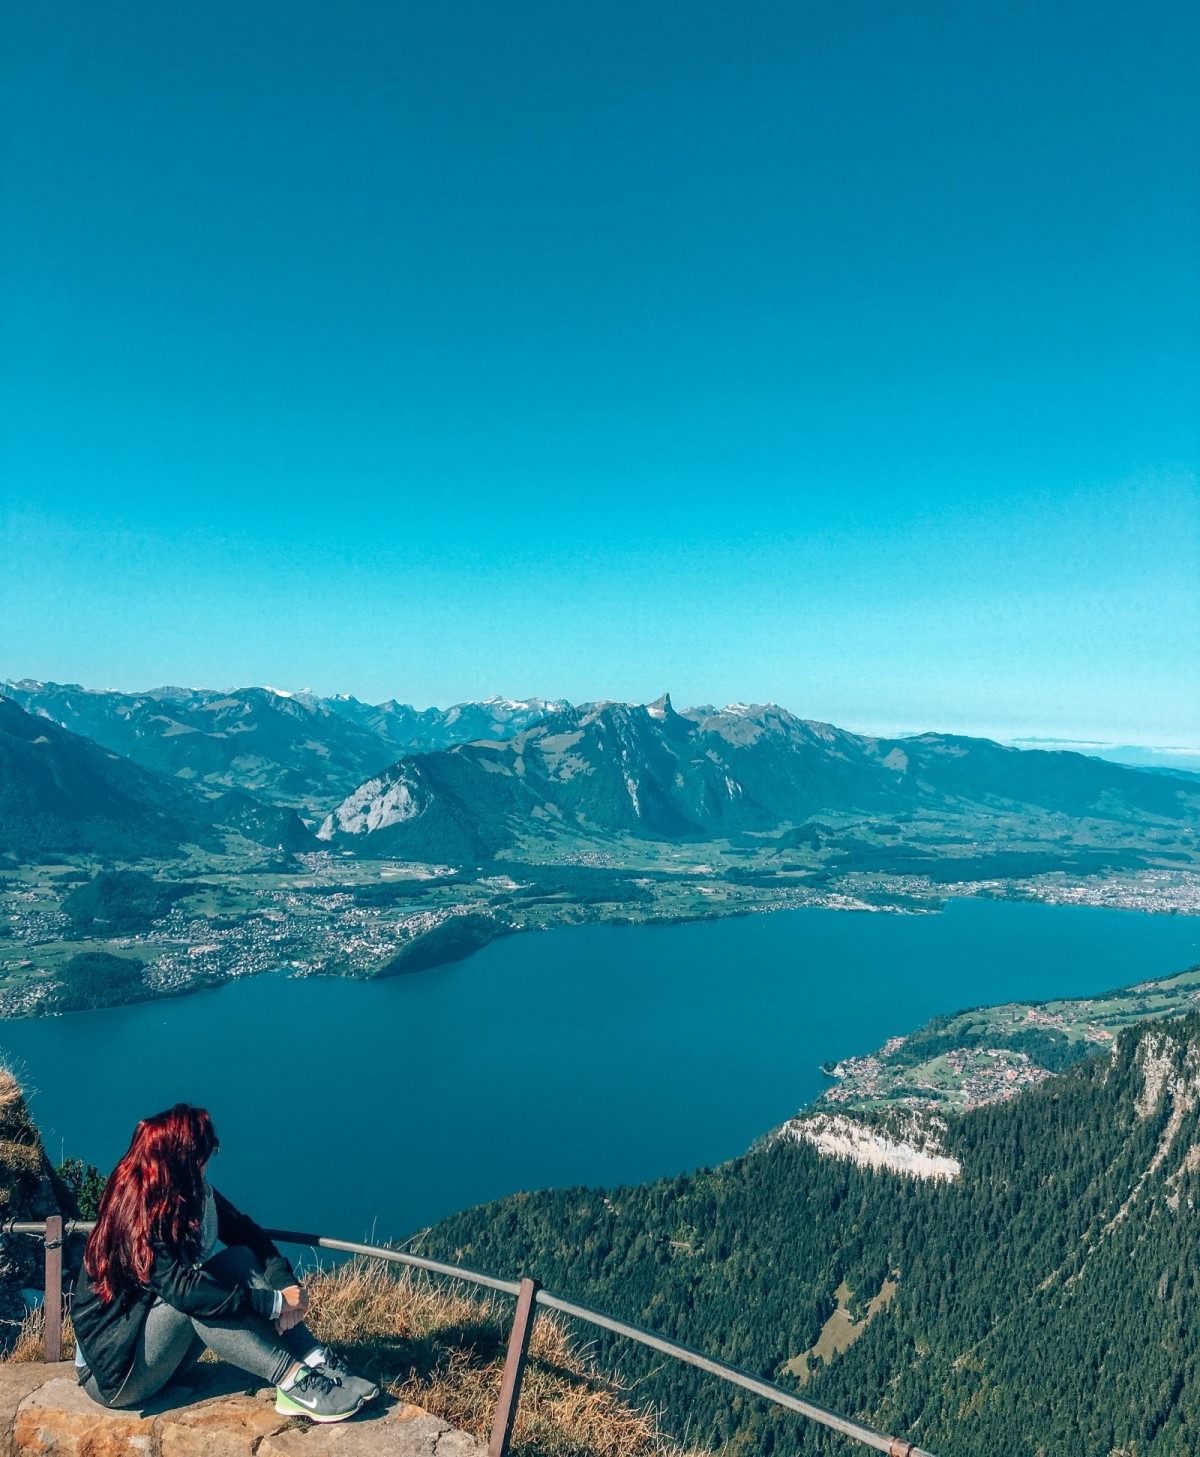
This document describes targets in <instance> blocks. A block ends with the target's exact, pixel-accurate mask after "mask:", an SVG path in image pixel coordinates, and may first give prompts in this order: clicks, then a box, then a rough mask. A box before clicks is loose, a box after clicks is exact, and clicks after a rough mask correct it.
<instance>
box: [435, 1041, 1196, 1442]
mask: <svg viewBox="0 0 1200 1457" xmlns="http://www.w3.org/2000/svg"><path fill="white" fill-rule="evenodd" d="M940 1137H941V1141H942V1144H943V1146H944V1148H945V1151H946V1153H947V1154H948V1155H950V1156H952V1157H953V1158H955V1159H957V1160H958V1161H959V1163H960V1164H961V1174H960V1175H959V1177H958V1178H957V1179H956V1180H955V1181H954V1182H945V1181H920V1180H916V1179H913V1178H910V1177H906V1176H904V1175H900V1174H894V1173H889V1172H886V1171H873V1170H870V1169H865V1168H860V1167H857V1166H855V1165H853V1164H851V1163H849V1162H845V1161H842V1160H839V1159H831V1158H828V1157H824V1156H822V1155H821V1154H819V1153H817V1152H816V1150H815V1149H814V1148H812V1147H811V1146H809V1145H808V1144H807V1143H804V1142H802V1141H794V1140H792V1139H791V1138H787V1137H780V1138H777V1139H775V1140H772V1141H768V1142H766V1143H764V1145H763V1146H761V1147H758V1148H756V1149H754V1150H752V1151H751V1152H750V1153H748V1154H747V1155H746V1156H745V1157H743V1158H740V1159H737V1160H734V1161H733V1162H732V1163H730V1164H726V1165H723V1166H721V1167H720V1168H717V1169H713V1170H701V1171H700V1172H698V1173H696V1174H693V1175H690V1176H687V1177H680V1178H677V1179H674V1180H663V1181H660V1182H658V1183H655V1184H650V1185H646V1186H642V1187H639V1188H622V1189H615V1190H609V1191H607V1192H602V1191H592V1190H580V1189H572V1190H562V1191H550V1192H545V1193H540V1194H531V1195H520V1196H517V1197H514V1198H511V1199H506V1200H501V1201H499V1202H498V1203H496V1204H492V1205H487V1206H484V1207H483V1208H481V1209H478V1210H474V1211H468V1212H467V1213H465V1214H461V1215H459V1216H457V1217H456V1218H454V1219H450V1220H447V1221H445V1222H444V1223H443V1224H440V1225H439V1226H437V1227H436V1228H435V1229H434V1230H433V1231H431V1233H430V1234H429V1235H428V1236H427V1238H426V1239H425V1241H424V1243H423V1245H422V1248H423V1249H424V1250H425V1251H426V1252H428V1253H433V1254H435V1255H440V1256H447V1257H453V1258H457V1259H460V1260H464V1261H466V1262H467V1263H471V1264H474V1265H475V1266H476V1267H477V1268H478V1267H482V1268H485V1269H494V1270H497V1271H503V1272H514V1271H522V1272H525V1273H531V1274H535V1275H537V1276H538V1278H539V1279H541V1280H542V1281H543V1282H544V1283H545V1284H546V1285H547V1286H548V1287H549V1288H551V1289H552V1290H554V1291H555V1292H556V1293H560V1294H564V1295H567V1296H573V1297H575V1298H577V1299H579V1300H581V1301H583V1302H585V1303H588V1304H591V1305H594V1306H597V1307H598V1308H600V1309H603V1310H608V1311H611V1312H613V1313H615V1314H618V1315H623V1316H625V1317H626V1318H629V1319H631V1320H633V1321H635V1322H638V1323H640V1324H643V1325H646V1326H649V1327H651V1328H653V1329H656V1330H659V1331H662V1332H664V1333H666V1334H668V1335H671V1336H674V1337H676V1338H678V1339H681V1340H683V1341H685V1342H687V1343H689V1344H692V1345H695V1346H699V1347H701V1348H702V1349H705V1350H708V1351H710V1352H713V1353H715V1354H719V1355H722V1356H724V1357H725V1358H727V1359H729V1360H731V1361H734V1362H736V1363H737V1364H739V1365H741V1366H744V1367H746V1368H747V1369H749V1370H751V1371H754V1372H757V1373H759V1374H761V1375H763V1376H767V1377H771V1378H774V1379H776V1380H780V1381H782V1382H783V1383H784V1384H787V1383H789V1382H798V1381H799V1380H800V1379H801V1378H800V1377H797V1376H795V1375H793V1374H791V1372H792V1371H795V1370H796V1369H798V1368H799V1367H800V1366H801V1365H803V1366H806V1367H807V1369H808V1373H809V1374H808V1379H807V1385H806V1388H805V1390H806V1394H807V1395H808V1396H810V1397H811V1398H813V1399H814V1400H816V1401H818V1402H821V1403H824V1404H826V1405H828V1406H831V1407H834V1408H835V1409H838V1410H843V1411H846V1412H856V1413H859V1414H860V1415H862V1416H864V1417H866V1418H868V1419H869V1420H872V1421H874V1422H876V1423H877V1424H878V1425H879V1426H880V1427H882V1428H883V1429H884V1430H890V1431H896V1432H901V1433H904V1434H905V1435H906V1436H907V1437H908V1438H909V1439H910V1440H916V1441H919V1442H920V1443H921V1445H923V1446H925V1447H927V1448H929V1449H930V1450H932V1451H934V1452H938V1453H941V1454H946V1457H976V1454H978V1457H984V1454H988V1457H991V1454H993V1453H996V1452H1004V1453H1006V1454H1012V1457H1036V1454H1045V1457H1085V1454H1087V1457H1093V1454H1100V1457H1106V1454H1110V1453H1126V1454H1131V1453H1134V1452H1136V1453H1137V1454H1138V1457H1182V1454H1184V1453H1191V1452H1194V1451H1197V1450H1200V1318H1198V1316H1197V1298H1198V1297H1197V1284H1198V1283H1200V1274H1198V1273H1197V1271H1198V1270H1200V1222H1198V1221H1197V1218H1196V1212H1195V1211H1196V1208H1197V1206H1198V1205H1200V1017H1197V1016H1196V1015H1194V1014H1193V1015H1188V1016H1187V1017H1185V1018H1182V1019H1180V1020H1177V1021H1175V1022H1168V1023H1161V1024H1154V1025H1151V1026H1145V1025H1144V1024H1143V1025H1142V1026H1139V1027H1137V1028H1133V1029H1130V1030H1128V1031H1126V1032H1123V1033H1121V1034H1120V1036H1119V1038H1118V1039H1117V1041H1116V1043H1115V1045H1114V1051H1113V1052H1112V1054H1111V1055H1109V1054H1105V1055H1102V1056H1099V1057H1097V1058H1093V1059H1091V1060H1089V1061H1087V1062H1085V1063H1082V1064H1080V1065H1078V1066H1076V1067H1075V1068H1073V1069H1071V1070H1070V1071H1068V1072H1065V1073H1063V1074H1062V1075H1061V1076H1060V1077H1058V1078H1056V1079H1054V1080H1053V1081H1051V1082H1048V1083H1045V1084H1043V1085H1042V1086H1039V1087H1036V1088H1033V1089H1031V1090H1029V1091H1027V1092H1025V1093H1023V1094H1022V1095H1021V1096H1020V1097H1018V1098H1015V1099H1013V1100H1011V1101H1008V1102H1004V1103H994V1104H989V1105H986V1106H983V1107H980V1108H977V1109H975V1110H974V1111H972V1112H970V1113H967V1114H964V1115H961V1116H958V1117H954V1118H951V1119H949V1120H948V1123H947V1126H946V1128H945V1129H944V1131H941V1132H940ZM885 1282H891V1283H894V1285H895V1290H894V1293H892V1292H891V1284H890V1283H889V1284H886V1285H885ZM839 1292H840V1295H841V1299H842V1302H843V1303H844V1304H846V1305H847V1306H848V1311H849V1314H850V1316H851V1317H853V1318H854V1319H856V1320H857V1321H858V1322H859V1324H858V1326H857V1328H856V1332H855V1333H856V1334H857V1339H855V1340H854V1341H853V1343H852V1344H849V1345H848V1347H842V1346H840V1344H839V1342H838V1341H831V1340H829V1339H828V1333H829V1330H830V1327H829V1326H828V1325H827V1322H829V1320H830V1317H831V1316H832V1315H833V1312H834V1310H835V1309H836V1306H837V1304H838V1297H839ZM889 1295H890V1297H891V1298H890V1299H889V1298H887V1297H888V1296H889ZM872 1302H873V1311H872V1314H871V1318H870V1319H869V1320H868V1319H867V1315H868V1311H869V1310H871V1309H872ZM842 1319H844V1318H842ZM603 1355H604V1359H605V1360H606V1361H608V1362H610V1363H613V1364H615V1365H616V1366H617V1368H618V1369H620V1370H621V1372H622V1373H623V1374H624V1375H625V1376H626V1377H627V1378H630V1379H636V1380H638V1381H639V1382H640V1383H641V1384H640V1385H639V1387H638V1391H639V1394H641V1395H644V1396H645V1397H648V1398H652V1399H655V1400H658V1401H661V1402H662V1403H663V1404H664V1406H665V1409H666V1414H667V1418H668V1425H669V1426H671V1427H672V1428H673V1429H674V1430H675V1431H676V1432H677V1433H682V1434H686V1436H687V1438H688V1439H689V1440H691V1441H695V1442H698V1443H701V1444H705V1445H709V1444H714V1445H715V1444H718V1443H721V1442H723V1441H727V1440H734V1441H736V1450H738V1451H740V1452H748V1451H757V1452H763V1453H771V1452H773V1451H775V1450H776V1449H778V1450H781V1451H783V1450H786V1451H795V1452H800V1453H818V1452H826V1451H832V1450H834V1448H832V1447H829V1446H827V1445H825V1444H823V1439H822V1438H820V1437H819V1436H818V1435H817V1434H816V1433H815V1432H814V1431H813V1430H812V1429H810V1428H807V1427H806V1426H805V1424H804V1423H803V1422H802V1421H800V1420H798V1419H797V1418H793V1417H789V1416H786V1415H785V1414H781V1413H774V1412H772V1411H771V1410H769V1409H767V1408H766V1407H764V1406H760V1405H759V1404H758V1403H755V1402H752V1401H745V1402H743V1401H741V1400H733V1399H731V1397H730V1395H729V1393H728V1392H727V1391H726V1390H725V1389H724V1388H722V1387H721V1386H720V1384H719V1383H716V1382H713V1381H711V1380H710V1379H707V1378H704V1377H702V1376H699V1375H697V1374H695V1373H692V1372H689V1371H687V1370H685V1369H684V1368H681V1367H678V1366H677V1365H676V1364H675V1363H672V1362H663V1361H661V1360H660V1359H657V1358H656V1359H655V1360H653V1361H649V1360H646V1359H644V1358H643V1357H642V1356H641V1355H640V1354H639V1353H637V1352H634V1351H631V1350H630V1349H629V1348H627V1347H624V1346H620V1345H618V1344H615V1343H609V1344H606V1345H605V1347H604V1350H603ZM802 1355H805V1356H806V1360H805V1362H803V1363H799V1362H796V1360H795V1358H797V1357H800V1356H802ZM789 1363H790V1368H791V1369H790V1370H789Z"/></svg>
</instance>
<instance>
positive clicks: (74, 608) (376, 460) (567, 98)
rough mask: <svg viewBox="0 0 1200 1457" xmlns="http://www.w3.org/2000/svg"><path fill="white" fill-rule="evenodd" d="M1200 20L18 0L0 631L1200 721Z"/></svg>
mask: <svg viewBox="0 0 1200 1457" xmlns="http://www.w3.org/2000/svg"><path fill="white" fill-rule="evenodd" d="M1198 40H1200V11H1198V10H1197V8H1196V7H1195V6H1194V5H1192V4H1191V3H1185V0H1178V3H1175V0H1169V3H1158V0H1148V3H1139V4H1136V5H1135V4H1132V3H1123V4H1109V3H1104V0H1099V3H1089V4H1076V3H1060V0H1040V3H1036V4H1034V3H1024V0H1014V3H1012V4H1006V5H1002V6H997V5H994V4H984V3H979V0H946V3H924V0H913V3H911V4H908V5H904V6H897V5H895V4H892V3H887V4H884V3H878V4H865V3H858V0H839V3H837V4H832V3H829V4H822V5H818V4H812V3H806V0H787V3H766V0H761V3H755V0H749V3H746V4H737V5H732V4H728V3H721V4H714V3H711V0H687V3H663V0H639V3H637V4H633V3H619V0H612V3H595V4H591V3H588V4H584V3H578V4H563V3H562V0H545V3H507V0H456V3H449V4H439V5H430V4H426V3H421V4H416V3H404V0H395V3H386V4H385V3H370V4H368V3H353V0H348V3H346V4H342V5H336V6H334V5H329V4H327V3H320V4H314V3H309V0H288V3H287V4H285V5H282V4H279V3H277V0H272V3H255V0H238V3H236V4H233V3H224V0H209V3H206V4H204V5H190V6H175V5H172V6H164V5H161V4H158V3H154V4H151V3H136V0H125V3H121V0H118V3H117V4H114V5H107V6H96V5H93V4H90V3H72V0H55V3H53V4H46V5H36V6H34V5H26V6H12V7H10V8H9V10H8V13H7V16H6V20H5V43H4V46H3V48H2V50H3V56H2V58H0V91H2V95H0V166H2V169H3V170H2V173H0V176H2V179H3V182H2V186H0V269H2V276H3V278H4V288H3V309H2V313H0V371H2V374H0V379H2V408H3V412H4V418H3V429H2V430H0V678H3V677H24V676H31V677H37V678H42V679H53V680H56V681H72V682H82V683H84V684H86V685H89V686H94V687H101V686H112V687H120V688H126V689H138V688H146V687H150V686H154V685H157V684H161V683H182V684H192V685H206V686H218V687H221V686H237V685H247V684H251V683H269V684H273V685H276V686H280V687H286V688H293V689H295V688H301V687H311V688H313V689H315V690H316V691H318V692H322V693H331V692H349V693H353V694H355V695H356V696H358V697H360V698H364V699H371V700H379V699H383V698H390V697H397V698H399V699H401V700H404V701H409V702H413V703H416V704H418V705H421V706H424V705H427V704H431V703H437V704H442V705H445V704H449V703H452V702H456V701H461V700H464V699H468V698H478V697H484V696H487V695H490V694H493V693H501V694H504V695H509V696H524V695H530V694H541V695H544V696H547V697H565V698H570V699H572V700H574V701H582V700H589V699H597V698H621V699H628V700H631V701H646V700H648V699H651V698H654V697H656V696H657V695H658V694H659V693H661V692H663V691H664V690H669V691H670V692H671V694H672V698H673V700H674V701H675V702H676V704H677V705H679V706H683V705H687V704H694V703H704V702H715V703H724V702H728V701H739V700H740V701H766V700H772V701H776V702H780V703H783V704H784V705H785V706H787V707H789V708H791V709H793V710H795V711H797V712H800V713H802V714H804V715H805V716H808V717H815V718H823V719H828V720H832V721H834V722H837V723H840V724H843V725H845V726H847V727H850V728H860V729H874V730H887V731H897V730H913V731H919V730H923V729H930V728H936V729H945V730H955V731H960V732H972V733H987V734H991V735H993V736H996V737H1012V736H1017V735H1048V736H1061V737H1064V738H1081V739H1088V740H1101V741H1118V742H1126V743H1128V742H1134V743H1144V744H1172V745H1180V744H1182V745H1200V587H1198V583H1200V475H1198V472H1200V441H1198V433H1200V430H1198V426H1200V263H1198V259H1200V169H1198V168H1197V167H1196V164H1195V158H1196V156H1197V154H1198V150H1200V88H1196V87H1195V85H1194V78H1195V58H1196V56H1197V54H1198V45H1197V42H1198Z"/></svg>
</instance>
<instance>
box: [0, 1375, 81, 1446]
mask: <svg viewBox="0 0 1200 1457" xmlns="http://www.w3.org/2000/svg"><path fill="white" fill-rule="evenodd" d="M71 1370H72V1368H71V1367H70V1366H69V1365H68V1364H67V1362H65V1361H64V1362H61V1363H60V1364H59V1365H57V1366H43V1365H42V1364H41V1362H36V1363H35V1362H32V1361H29V1362H26V1361H22V1362H18V1363H17V1364H15V1365H0V1454H2V1457H12V1435H13V1426H14V1424H15V1422H16V1420H17V1408H18V1407H19V1406H20V1405H21V1403H22V1402H23V1401H24V1400H25V1398H26V1397H27V1396H28V1395H29V1394H30V1392H32V1391H36V1390H37V1389H38V1387H40V1386H45V1384H46V1382H47V1381H49V1380H51V1379H52V1378H53V1377H55V1376H65V1375H69V1373H70V1371H71Z"/></svg>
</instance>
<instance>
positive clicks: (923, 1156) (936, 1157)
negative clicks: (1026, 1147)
mask: <svg viewBox="0 0 1200 1457" xmlns="http://www.w3.org/2000/svg"><path fill="white" fill-rule="evenodd" d="M936 1122H937V1120H929V1122H928V1123H926V1124H924V1125H922V1124H921V1123H920V1122H918V1120H917V1119H915V1118H912V1119H909V1120H908V1121H907V1122H904V1123H898V1124H897V1126H896V1127H895V1128H888V1129H884V1128H878V1127H873V1126H870V1125H867V1124H864V1123H859V1122H858V1121H856V1120H855V1119H853V1118H849V1117H847V1116H846V1115H845V1114H842V1113H833V1114H830V1113H814V1114H809V1115H808V1116H801V1117H799V1118H793V1119H792V1120H791V1121H790V1122H789V1123H785V1124H784V1126H783V1128H782V1129H780V1130H779V1132H780V1135H781V1136H783V1137H788V1138H794V1139H796V1140H798V1141H799V1142H801V1143H810V1144H812V1146H813V1147H814V1148H815V1149H816V1150H817V1152H818V1153H821V1154H824V1155H825V1156H826V1157H827V1158H836V1159H847V1160H849V1162H850V1163H852V1164H857V1165H858V1166H859V1167H860V1168H864V1169H888V1170H890V1171H891V1172H892V1173H894V1174H905V1175H907V1176H908V1177H909V1178H910V1179H934V1180H943V1181H945V1182H946V1183H953V1182H954V1180H955V1179H957V1178H958V1177H959V1175H960V1174H961V1173H962V1165H961V1164H960V1163H959V1161H958V1160H957V1159H956V1158H951V1157H949V1155H947V1154H946V1153H944V1152H943V1150H942V1146H941V1144H940V1142H939V1141H938V1137H937V1131H936V1128H935V1126H934V1125H935V1124H936ZM940 1127H941V1128H942V1129H943V1130H944V1129H945V1124H944V1123H943V1124H941V1125H940Z"/></svg>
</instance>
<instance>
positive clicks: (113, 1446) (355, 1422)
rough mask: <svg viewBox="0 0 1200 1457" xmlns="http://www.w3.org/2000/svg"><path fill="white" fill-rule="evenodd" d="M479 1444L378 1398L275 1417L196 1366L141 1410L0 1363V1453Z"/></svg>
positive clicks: (473, 1450) (218, 1371) (329, 1452)
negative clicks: (326, 1416)
mask: <svg viewBox="0 0 1200 1457" xmlns="http://www.w3.org/2000/svg"><path fill="white" fill-rule="evenodd" d="M483 1452H484V1447H483V1444H482V1443H480V1442H477V1441H476V1440H475V1438H474V1437H471V1436H469V1435H468V1434H467V1433H466V1432H460V1431H457V1430H456V1429H455V1428H453V1427H452V1426H451V1425H450V1424H449V1423H448V1422H445V1421H443V1420H442V1419H441V1418H440V1417H435V1416H431V1415H430V1413H429V1412H427V1411H424V1410H423V1409H422V1408H421V1407H419V1406H412V1405H410V1404H409V1403H407V1402H398V1401H394V1400H391V1399H389V1398H388V1397H386V1396H385V1397H383V1398H382V1399H381V1400H379V1401H375V1402H372V1403H371V1404H370V1405H369V1406H366V1407H364V1408H363V1409H362V1410H361V1411H360V1412H358V1413H357V1415H355V1416H353V1417H351V1418H350V1419H349V1421H345V1422H336V1423H327V1424H309V1423H307V1422H303V1421H298V1420H296V1419H295V1418H288V1417H282V1416H280V1415H279V1413H278V1412H277V1411H276V1410H275V1401H274V1391H273V1389H272V1388H270V1387H257V1386H256V1383H255V1382H254V1379H253V1378H252V1377H248V1376H247V1375H246V1373H245V1372H242V1371H237V1370H235V1369H234V1368H232V1367H229V1366H225V1365H222V1364H208V1363H205V1364H202V1365H200V1366H197V1367H196V1368H195V1369H194V1370H193V1371H192V1372H189V1373H188V1375H187V1376H186V1377H184V1378H181V1380H180V1381H178V1382H172V1383H171V1384H170V1385H169V1386H168V1387H166V1389H165V1390H164V1391H163V1392H162V1393H161V1394H160V1395H159V1396H158V1397H156V1398H155V1400H154V1402H153V1403H152V1404H150V1405H148V1406H147V1407H145V1408H144V1409H143V1410H141V1411H138V1410H126V1411H118V1410H113V1409H112V1408H110V1407H103V1406H100V1405H99V1403H97V1402H94V1401H92V1399H91V1397H89V1396H88V1394H87V1393H86V1392H85V1391H83V1390H82V1389H81V1388H80V1387H79V1385H78V1383H77V1381H76V1379H75V1368H74V1367H73V1366H72V1365H70V1364H69V1363H67V1362H63V1363H61V1364H59V1365H56V1366H42V1365H38V1364H33V1363H30V1364H27V1365H26V1364H22V1365H15V1366H9V1365H4V1364H2V1363H0V1457H43V1454H50V1453H54V1454H57V1457H482V1454H483Z"/></svg>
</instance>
